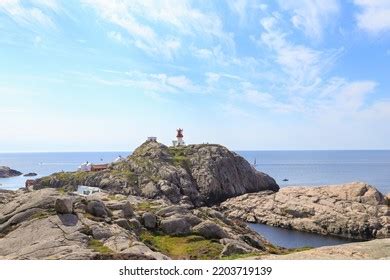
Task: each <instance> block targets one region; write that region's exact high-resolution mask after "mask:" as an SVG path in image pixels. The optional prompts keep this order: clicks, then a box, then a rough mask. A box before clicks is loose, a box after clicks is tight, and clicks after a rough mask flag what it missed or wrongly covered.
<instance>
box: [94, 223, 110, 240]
mask: <svg viewBox="0 0 390 280" xmlns="http://www.w3.org/2000/svg"><path fill="white" fill-rule="evenodd" d="M92 236H93V238H95V239H97V240H101V239H108V238H110V237H111V236H112V232H111V231H110V229H109V228H107V227H102V226H98V225H96V226H94V227H92Z"/></svg>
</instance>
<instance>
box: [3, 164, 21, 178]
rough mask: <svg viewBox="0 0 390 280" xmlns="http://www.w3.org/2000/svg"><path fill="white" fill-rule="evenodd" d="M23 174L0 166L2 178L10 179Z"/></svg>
mask: <svg viewBox="0 0 390 280" xmlns="http://www.w3.org/2000/svg"><path fill="white" fill-rule="evenodd" d="M22 174H23V173H22V172H19V171H17V170H14V169H11V168H9V167H7V166H0V178H9V177H15V176H20V175H22Z"/></svg>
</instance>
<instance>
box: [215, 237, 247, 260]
mask: <svg viewBox="0 0 390 280" xmlns="http://www.w3.org/2000/svg"><path fill="white" fill-rule="evenodd" d="M225 243H226V245H225V247H223V250H222V252H221V256H222V257H228V256H231V255H240V254H247V253H251V252H253V251H254V250H253V248H251V247H250V246H248V245H246V244H245V243H243V242H238V241H235V240H231V239H230V240H228V241H227V242H225Z"/></svg>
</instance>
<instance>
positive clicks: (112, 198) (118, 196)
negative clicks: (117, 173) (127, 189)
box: [108, 194, 127, 201]
mask: <svg viewBox="0 0 390 280" xmlns="http://www.w3.org/2000/svg"><path fill="white" fill-rule="evenodd" d="M126 199H127V197H125V196H121V195H116V194H110V195H109V196H108V200H116V201H125V200H126Z"/></svg>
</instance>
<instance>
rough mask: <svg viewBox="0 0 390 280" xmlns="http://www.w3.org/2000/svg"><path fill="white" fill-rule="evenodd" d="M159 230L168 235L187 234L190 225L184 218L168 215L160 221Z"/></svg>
mask: <svg viewBox="0 0 390 280" xmlns="http://www.w3.org/2000/svg"><path fill="white" fill-rule="evenodd" d="M160 227H161V230H162V231H163V232H164V233H166V234H169V235H187V234H189V233H190V232H191V225H190V224H189V223H188V222H187V221H186V219H184V218H175V217H170V218H167V219H164V220H162V221H161V224H160Z"/></svg>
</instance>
